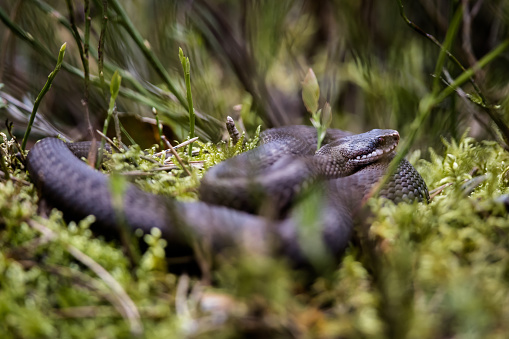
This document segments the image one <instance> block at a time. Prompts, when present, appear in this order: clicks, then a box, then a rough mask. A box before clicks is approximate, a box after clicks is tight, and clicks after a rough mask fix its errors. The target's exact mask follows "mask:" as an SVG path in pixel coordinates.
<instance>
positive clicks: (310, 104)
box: [302, 68, 320, 114]
mask: <svg viewBox="0 0 509 339" xmlns="http://www.w3.org/2000/svg"><path fill="white" fill-rule="evenodd" d="M319 98H320V87H319V86H318V81H317V80H316V76H315V73H314V72H313V70H312V69H311V68H310V69H309V70H308V72H307V74H306V77H305V78H304V81H302V101H304V106H306V109H307V110H308V112H309V113H311V114H313V113H315V112H316V111H317V110H318V99H319Z"/></svg>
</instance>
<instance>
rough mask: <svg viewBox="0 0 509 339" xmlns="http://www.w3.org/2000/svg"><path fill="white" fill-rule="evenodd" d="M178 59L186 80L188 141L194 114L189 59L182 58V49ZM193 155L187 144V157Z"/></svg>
mask: <svg viewBox="0 0 509 339" xmlns="http://www.w3.org/2000/svg"><path fill="white" fill-rule="evenodd" d="M179 58H180V63H181V64H182V69H183V70H184V78H185V80H186V93H187V105H188V107H189V139H192V138H194V123H195V119H196V118H195V114H194V108H193V95H192V93H191V63H190V62H189V58H188V57H185V56H184V52H183V51H182V48H179ZM192 153H193V144H192V143H191V144H189V149H188V155H189V157H191V155H192Z"/></svg>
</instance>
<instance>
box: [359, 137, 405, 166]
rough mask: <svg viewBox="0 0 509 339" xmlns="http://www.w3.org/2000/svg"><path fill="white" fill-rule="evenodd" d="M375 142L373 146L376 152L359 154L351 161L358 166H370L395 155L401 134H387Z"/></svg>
mask: <svg viewBox="0 0 509 339" xmlns="http://www.w3.org/2000/svg"><path fill="white" fill-rule="evenodd" d="M374 140H375V142H374V145H372V146H373V148H375V150H373V151H371V152H369V153H364V154H358V155H357V156H356V157H355V158H352V159H351V161H353V162H355V163H358V164H368V163H373V162H376V161H378V160H379V159H382V158H385V157H387V155H390V154H392V153H394V151H395V150H396V147H397V146H398V142H399V133H397V132H395V133H392V134H385V135H382V136H379V137H377V138H374Z"/></svg>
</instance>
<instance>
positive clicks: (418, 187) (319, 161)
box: [28, 126, 428, 263]
mask: <svg viewBox="0 0 509 339" xmlns="http://www.w3.org/2000/svg"><path fill="white" fill-rule="evenodd" d="M316 139H317V138H316V131H315V130H314V128H312V127H307V126H288V127H282V128H276V129H271V130H268V131H266V132H264V133H263V134H262V145H261V146H259V147H258V148H256V149H254V150H252V151H249V152H246V153H243V154H241V155H239V156H237V157H235V158H232V159H230V160H227V161H225V162H223V163H221V164H219V165H217V166H215V167H213V168H212V169H210V170H209V171H208V172H207V173H206V175H205V176H204V179H203V180H202V185H201V187H200V196H201V199H202V201H200V202H179V201H176V200H174V199H171V198H169V197H165V196H159V195H153V194H150V193H147V192H143V191H142V190H140V189H139V188H137V187H135V186H134V185H132V184H128V185H127V186H126V188H125V191H124V192H123V202H122V211H121V212H122V213H123V214H122V216H123V218H121V219H122V220H123V222H124V223H125V224H126V225H127V226H128V227H129V228H130V229H132V230H135V229H142V230H143V231H144V232H149V231H150V229H151V228H152V227H157V228H159V229H160V230H161V232H162V237H163V238H165V239H166V240H167V241H168V248H169V252H170V253H171V254H175V255H178V254H182V253H184V252H186V251H189V249H190V246H189V244H190V239H199V240H202V241H206V242H207V243H208V244H209V245H210V246H211V247H212V249H213V250H218V251H220V250H221V249H224V248H228V247H230V246H234V245H235V244H239V243H243V242H245V241H246V239H250V240H251V241H261V242H270V241H273V240H275V241H276V243H277V244H278V246H277V247H278V249H279V251H280V252H283V253H284V254H286V255H287V256H288V257H289V258H290V259H291V260H292V261H294V262H295V263H304V262H306V261H307V258H306V253H308V252H309V250H310V249H309V248H306V246H308V245H306V244H308V243H307V242H306V241H303V239H302V232H301V230H302V227H304V228H305V227H306V225H305V222H303V220H304V219H303V212H302V211H301V210H300V209H299V207H298V206H299V205H298V204H297V207H292V206H293V205H295V203H296V196H299V194H298V193H299V192H300V191H302V190H303V188H305V187H307V186H309V184H310V183H313V182H318V183H320V187H321V188H322V189H323V194H322V195H321V196H322V199H321V203H319V204H318V205H317V206H318V207H317V209H315V210H314V211H313V212H315V213H314V214H315V215H316V217H315V219H319V220H316V222H317V223H318V227H319V228H318V229H317V232H321V234H319V236H318V238H319V239H321V240H323V242H324V243H325V245H326V248H327V249H328V252H329V253H331V254H332V255H334V256H335V257H339V256H340V254H341V253H342V252H343V251H344V249H345V248H346V246H347V245H348V242H349V240H350V238H351V235H352V229H353V222H352V217H353V214H354V213H355V211H356V210H357V209H358V208H359V207H360V205H361V202H362V199H363V198H364V197H365V195H366V194H367V193H368V192H369V191H370V189H371V188H372V186H373V185H374V184H376V182H377V181H378V180H379V179H380V178H381V177H382V176H383V174H384V173H385V170H386V168H387V166H388V164H389V162H390V160H391V159H392V158H393V157H394V149H395V147H396V145H397V142H398V140H399V135H398V133H397V132H396V131H393V130H373V131H370V132H368V133H363V134H358V135H351V134H350V133H348V132H344V131H340V130H329V131H328V132H327V135H326V138H325V140H324V146H323V147H322V148H321V149H320V150H319V151H318V152H316V154H315V151H316ZM88 145H89V144H83V143H74V144H66V143H64V142H63V141H61V140H58V139H55V138H46V139H43V140H41V141H39V142H38V143H37V144H35V145H34V147H33V148H32V150H31V151H30V153H29V155H28V171H29V173H30V176H31V177H32V179H33V180H34V182H35V184H36V185H37V187H38V188H39V190H40V192H41V194H42V196H43V197H44V198H45V199H46V200H47V201H48V202H49V203H50V204H51V205H52V206H54V207H57V208H58V209H60V210H62V211H63V212H64V213H66V214H68V215H71V216H73V217H74V218H84V217H86V216H88V215H94V216H95V218H96V222H95V224H94V225H95V228H96V229H99V230H101V232H103V233H114V232H116V230H117V228H118V227H119V224H120V222H119V213H118V210H115V208H114V206H113V204H112V195H111V193H110V184H109V178H108V177H107V176H106V175H104V174H102V173H100V172H98V171H96V170H93V169H92V168H90V167H89V166H88V165H86V164H85V163H83V162H82V161H80V160H79V159H78V158H77V157H76V156H75V155H77V156H78V157H81V156H83V155H84V154H85V153H86V151H87V148H88V147H89V146H88ZM380 195H381V196H384V197H386V198H388V199H391V200H394V201H400V200H405V199H407V200H415V199H417V200H427V199H428V190H427V187H426V184H425V183H424V181H423V179H422V177H421V176H420V175H419V173H418V172H417V171H416V170H415V169H414V168H413V167H412V166H411V165H410V163H408V162H407V161H406V160H403V161H402V162H401V163H400V165H399V168H398V170H397V171H396V173H395V174H394V175H393V176H392V177H391V179H390V180H389V183H388V184H387V185H386V186H385V187H384V188H383V189H382V190H381V193H380ZM218 204H220V205H224V206H219V205H218ZM237 209H242V210H244V211H241V210H237ZM246 211H247V212H246ZM256 211H258V212H260V211H262V215H264V216H259V215H255V214H252V213H248V212H256ZM267 215H270V216H271V217H270V218H269V217H266V216H267Z"/></svg>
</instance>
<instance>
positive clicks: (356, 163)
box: [316, 129, 399, 176]
mask: <svg viewBox="0 0 509 339" xmlns="http://www.w3.org/2000/svg"><path fill="white" fill-rule="evenodd" d="M398 142H399V133H398V131H395V130H391V129H374V130H371V131H369V132H366V133H361V134H355V135H351V136H347V137H344V138H341V139H339V140H336V141H334V142H332V143H330V144H327V145H324V146H323V147H322V148H320V149H319V150H318V151H317V152H316V155H317V156H325V158H327V159H328V160H327V161H326V165H325V168H323V167H322V168H323V171H324V174H325V175H327V176H331V175H332V176H347V175H350V174H352V173H354V172H355V171H357V170H358V169H360V168H362V167H364V166H365V165H368V164H371V163H374V162H377V161H378V160H380V159H383V158H387V157H392V155H393V154H394V153H395V150H396V146H397V145H398ZM320 158H322V159H323V157H320Z"/></svg>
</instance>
